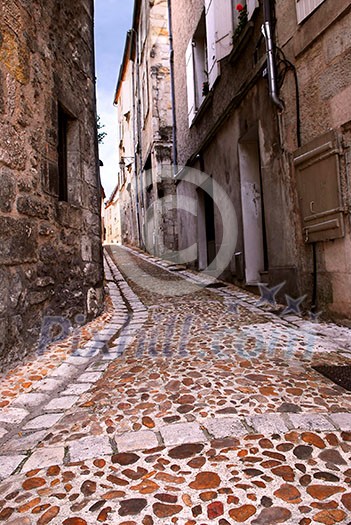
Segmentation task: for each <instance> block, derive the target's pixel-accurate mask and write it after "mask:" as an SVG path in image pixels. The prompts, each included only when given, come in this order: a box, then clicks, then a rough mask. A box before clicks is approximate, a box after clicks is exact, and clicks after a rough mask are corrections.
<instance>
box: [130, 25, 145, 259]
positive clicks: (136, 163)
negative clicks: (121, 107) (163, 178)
mask: <svg viewBox="0 0 351 525" xmlns="http://www.w3.org/2000/svg"><path fill="white" fill-rule="evenodd" d="M131 31H132V32H133V33H134V37H135V48H136V51H135V55H136V63H135V65H136V72H137V73H136V77H137V78H136V91H137V93H138V96H137V102H136V106H137V134H136V135H137V139H138V140H137V142H138V145H139V152H140V159H141V160H140V190H141V200H142V203H143V205H144V204H145V203H144V187H143V180H142V142H141V109H140V93H141V89H140V64H139V43H138V33H137V31H136V30H135V29H134V27H133V28H132V29H131ZM133 88H134V86H133ZM134 93H135V91H134V89H133V103H134V108H135V95H134ZM134 122H135V121H134ZM134 157H135V168H136V169H135V176H136V180H137V181H138V177H139V175H138V169H139V163H138V162H137V159H138V151H137V148H135V149H134ZM137 184H138V182H137ZM137 199H138V208H139V209H138V221H139V223H138V224H139V228H140V232H139V233H140V238H139V247H140V248H141V249H142V250H145V245H144V241H143V235H142V233H141V228H142V227H141V224H140V213H139V212H140V202H139V195H138V196H137Z"/></svg>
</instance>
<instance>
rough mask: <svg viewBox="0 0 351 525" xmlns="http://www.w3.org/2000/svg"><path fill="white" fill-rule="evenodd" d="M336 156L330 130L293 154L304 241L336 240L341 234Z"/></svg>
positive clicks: (334, 136) (341, 219)
mask: <svg viewBox="0 0 351 525" xmlns="http://www.w3.org/2000/svg"><path fill="white" fill-rule="evenodd" d="M339 155H340V149H339V146H338V140H337V135H336V133H335V132H334V131H330V132H328V133H326V134H324V135H321V136H319V137H317V138H316V139H314V140H313V141H311V142H309V143H308V144H306V145H305V146H303V147H301V148H299V149H298V150H296V151H295V153H294V165H295V173H296V180H297V190H298V196H299V203H300V210H301V214H302V219H303V229H304V238H305V242H306V243H309V242H317V241H329V240H332V239H340V238H341V237H344V235H345V228H344V210H343V207H342V199H341V191H340V163H339Z"/></svg>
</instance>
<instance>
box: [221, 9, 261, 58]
mask: <svg viewBox="0 0 351 525" xmlns="http://www.w3.org/2000/svg"><path fill="white" fill-rule="evenodd" d="M255 1H256V0H255ZM212 3H213V4H214V13H215V38H216V58H217V60H221V59H222V58H224V57H226V56H227V55H229V53H230V52H231V50H232V38H233V7H232V2H231V1H229V0H212Z"/></svg>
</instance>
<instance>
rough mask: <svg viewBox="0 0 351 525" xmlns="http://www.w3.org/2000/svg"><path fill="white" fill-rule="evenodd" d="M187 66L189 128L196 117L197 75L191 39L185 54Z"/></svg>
mask: <svg viewBox="0 0 351 525" xmlns="http://www.w3.org/2000/svg"><path fill="white" fill-rule="evenodd" d="M185 64H186V87H187V95H188V120H189V126H190V125H191V123H192V121H193V118H194V117H195V75H194V56H193V40H192V39H191V40H190V42H189V44H188V47H187V48H186V53H185Z"/></svg>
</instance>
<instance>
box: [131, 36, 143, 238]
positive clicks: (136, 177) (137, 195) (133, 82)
mask: <svg viewBox="0 0 351 525" xmlns="http://www.w3.org/2000/svg"><path fill="white" fill-rule="evenodd" d="M133 31H134V36H132V35H133ZM129 35H130V39H131V42H130V55H129V59H130V60H132V54H133V40H134V38H135V40H137V36H136V32H135V30H134V29H131V30H130V31H129ZM135 45H137V44H135ZM132 62H133V70H132V71H133V73H132V89H133V97H132V99H133V143H134V144H136V140H135V139H136V130H135V118H134V116H135V97H134V93H135V89H134V88H135V62H134V60H132ZM134 166H135V200H136V220H137V228H138V246H139V247H141V228H140V203H139V185H138V171H137V169H138V165H137V157H136V151H135V148H134Z"/></svg>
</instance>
